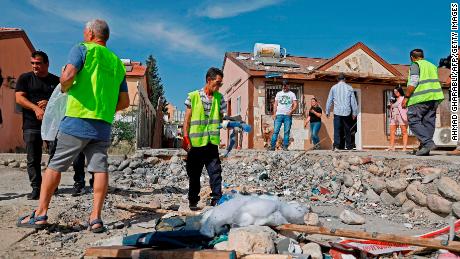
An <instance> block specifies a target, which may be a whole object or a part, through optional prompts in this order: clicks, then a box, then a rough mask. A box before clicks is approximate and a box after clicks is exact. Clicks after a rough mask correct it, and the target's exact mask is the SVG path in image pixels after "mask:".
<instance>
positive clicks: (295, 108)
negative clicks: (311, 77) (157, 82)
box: [289, 100, 298, 115]
mask: <svg viewBox="0 0 460 259" xmlns="http://www.w3.org/2000/svg"><path fill="white" fill-rule="evenodd" d="M297 105H298V102H297V100H294V101H293V102H292V109H291V111H289V115H292V114H293V113H294V112H295V111H296V110H297Z"/></svg>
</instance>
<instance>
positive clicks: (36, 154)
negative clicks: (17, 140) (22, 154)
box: [23, 129, 43, 189]
mask: <svg viewBox="0 0 460 259" xmlns="http://www.w3.org/2000/svg"><path fill="white" fill-rule="evenodd" d="M23 136H24V142H25V143H26V152H27V174H29V180H30V186H32V188H34V189H40V186H41V184H42V170H41V162H42V146H43V140H42V136H41V133H40V131H39V130H27V129H26V130H24V133H23Z"/></svg>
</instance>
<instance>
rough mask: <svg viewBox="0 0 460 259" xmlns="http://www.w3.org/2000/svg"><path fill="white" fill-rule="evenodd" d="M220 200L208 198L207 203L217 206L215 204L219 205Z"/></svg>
mask: <svg viewBox="0 0 460 259" xmlns="http://www.w3.org/2000/svg"><path fill="white" fill-rule="evenodd" d="M218 201H219V200H218V199H210V200H208V204H207V205H208V206H212V207H215V206H216V205H217V202H218Z"/></svg>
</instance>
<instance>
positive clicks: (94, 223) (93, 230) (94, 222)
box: [89, 219, 105, 233]
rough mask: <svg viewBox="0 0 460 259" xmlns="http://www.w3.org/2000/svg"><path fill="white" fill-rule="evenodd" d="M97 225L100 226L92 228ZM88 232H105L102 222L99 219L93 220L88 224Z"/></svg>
mask: <svg viewBox="0 0 460 259" xmlns="http://www.w3.org/2000/svg"><path fill="white" fill-rule="evenodd" d="M96 224H99V225H100V226H99V227H97V228H93V226H94V225H96ZM89 230H90V231H91V232H93V233H102V232H104V231H105V227H104V222H102V220H101V219H95V220H93V221H91V222H89Z"/></svg>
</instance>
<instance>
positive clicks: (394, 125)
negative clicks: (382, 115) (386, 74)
mask: <svg viewBox="0 0 460 259" xmlns="http://www.w3.org/2000/svg"><path fill="white" fill-rule="evenodd" d="M403 100H404V90H403V89H402V87H400V86H398V87H396V88H395V89H393V96H392V99H391V100H390V103H389V104H388V109H389V110H390V147H389V148H388V149H386V151H395V136H396V130H397V129H398V127H399V128H400V129H401V133H402V138H403V151H406V147H407V139H408V138H409V136H408V134H407V124H408V122H407V109H406V108H403V107H402V103H403Z"/></svg>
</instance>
